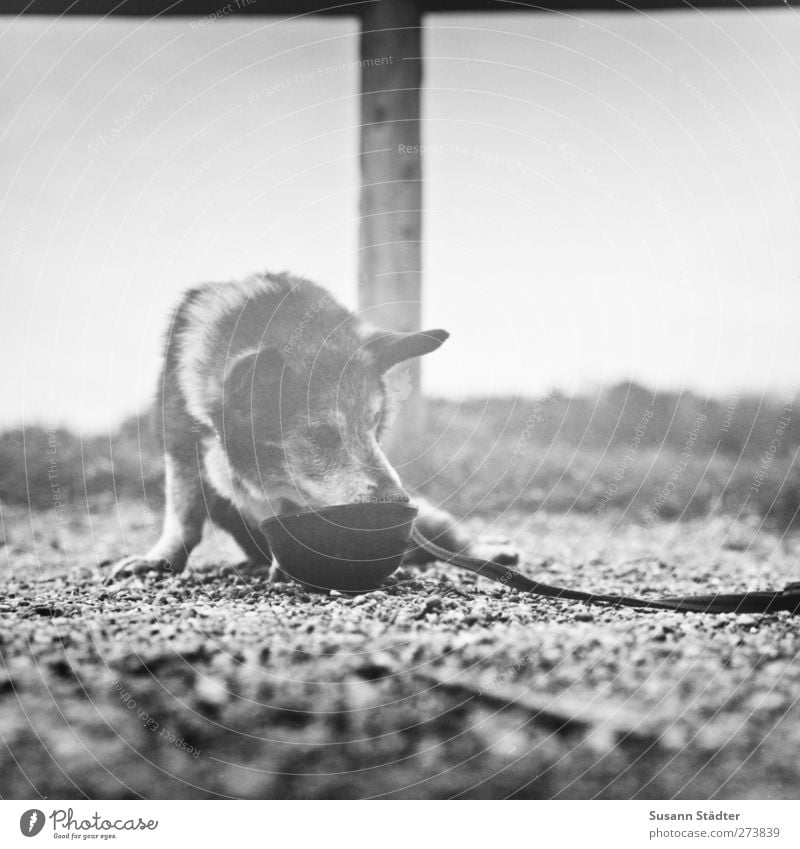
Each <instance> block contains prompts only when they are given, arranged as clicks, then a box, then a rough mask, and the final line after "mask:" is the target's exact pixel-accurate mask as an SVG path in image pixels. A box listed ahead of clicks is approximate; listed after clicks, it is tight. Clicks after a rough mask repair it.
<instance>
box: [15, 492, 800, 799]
mask: <svg viewBox="0 0 800 849" xmlns="http://www.w3.org/2000/svg"><path fill="white" fill-rule="evenodd" d="M1 517H2V528H0V530H2V533H3V535H4V539H3V540H2V542H1V543H0V544H2V546H3V547H2V548H0V557H2V555H3V554H4V555H5V557H2V571H3V572H4V574H3V576H2V581H0V652H1V654H2V661H3V664H2V667H0V735H1V736H0V795H2V796H3V797H4V798H22V797H25V798H27V797H36V796H39V795H41V796H45V797H49V798H66V797H69V798H79V797H84V796H85V797H89V798H136V797H146V798H200V797H248V798H308V797H315V798H319V797H326V798H327V797H335V798H354V797H358V798H360V797H391V798H401V797H405V798H407V797H426V798H430V797H436V798H440V797H473V798H496V797H517V798H552V797H556V798H593V797H601V798H672V797H674V798H687V799H694V798H703V799H706V798H751V797H752V798H795V797H796V796H797V794H798V790H799V789H800V773H799V770H800V767H798V763H800V734H798V712H797V694H798V682H800V668H799V667H798V664H797V663H796V662H795V658H796V654H797V650H798V644H799V640H798V634H797V627H796V621H795V620H794V619H792V618H791V617H789V616H788V615H785V614H777V615H770V616H765V617H752V616H746V615H740V616H736V615H726V616H708V615H702V614H687V615H678V614H672V613H662V612H638V611H631V610H612V609H606V608H600V607H594V608H587V607H585V606H583V605H577V604H568V603H562V602H553V601H548V600H540V599H534V598H526V597H522V596H520V595H518V594H516V593H514V592H513V591H510V590H507V589H506V588H503V587H499V586H497V585H495V584H491V583H489V582H486V581H484V580H483V579H479V580H476V579H474V578H473V577H472V576H471V575H469V574H467V573H462V572H459V571H458V570H456V569H454V568H453V567H446V568H445V567H439V566H437V567H434V568H431V569H428V570H427V571H415V570H404V571H402V572H401V573H399V574H398V576H397V580H396V581H394V582H393V583H391V584H390V585H387V586H386V587H385V588H384V589H383V590H382V591H378V592H374V593H371V594H369V595H364V596H357V597H355V598H352V597H346V596H341V595H336V594H333V595H330V596H328V595H316V594H311V593H309V592H306V591H305V590H304V589H303V588H301V587H298V586H294V585H290V584H283V583H275V584H270V583H269V582H268V580H267V576H266V575H265V574H263V573H257V572H253V571H252V570H247V569H244V568H236V567H234V566H232V565H231V564H232V563H234V562H235V561H236V559H237V558H236V554H235V549H234V548H233V547H232V546H231V544H230V542H229V541H226V540H224V539H222V538H217V537H214V535H213V534H212V535H211V539H209V540H208V541H206V542H204V544H203V546H202V548H201V550H200V551H199V552H198V555H197V557H196V558H194V560H195V563H194V568H193V569H192V571H191V572H190V573H188V574H187V575H186V576H182V577H179V578H174V579H170V580H168V581H166V582H164V583H155V582H144V583H142V582H136V583H129V584H124V585H118V586H113V587H109V588H107V587H104V586H103V585H102V583H101V581H100V573H99V570H98V568H97V566H96V564H97V563H98V562H99V561H102V560H105V559H111V558H114V557H117V556H120V555H122V554H125V553H135V552H138V551H141V550H142V549H143V548H144V547H145V546H146V545H147V544H148V542H149V541H151V540H152V538H153V536H154V527H153V522H154V517H153V516H151V515H149V514H148V513H147V511H146V510H145V509H144V508H143V507H142V506H141V505H136V504H110V505H106V506H105V507H103V506H95V507H93V508H92V509H91V510H89V511H85V512H83V513H75V514H71V513H68V512H62V513H60V514H59V515H58V516H55V515H54V514H52V513H51V514H46V513H42V514H34V515H29V514H28V513H27V512H23V511H21V510H19V511H15V510H13V509H8V508H4V509H3V510H2V514H1ZM472 524H473V525H474V529H475V530H476V531H478V530H480V529H482V528H486V527H487V522H485V521H483V522H481V521H477V520H476V521H475V522H473V523H472ZM512 529H513V530H514V534H513V536H514V541H515V543H516V544H517V545H518V546H519V548H520V549H521V550H522V551H523V552H524V555H525V556H524V562H523V568H524V569H525V570H526V571H528V573H529V574H531V575H535V576H537V577H540V578H542V579H543V580H546V581H549V582H551V583H563V584H566V585H572V586H581V587H584V588H593V589H598V590H607V591H626V592H645V591H652V592H658V593H670V594H674V593H679V592H684V591H685V592H698V591H704V590H706V589H707V588H715V587H717V588H730V589H731V590H735V589H758V588H765V587H769V586H774V585H778V586H780V585H782V584H783V583H785V582H786V581H790V580H800V574H798V568H797V555H798V552H799V551H800V537H799V536H798V535H797V534H794V535H791V536H783V537H780V536H778V535H776V534H774V533H771V532H768V531H765V530H761V529H759V528H758V527H757V526H755V525H753V524H748V523H744V522H735V521H733V520H728V519H724V518H715V519H712V520H706V521H693V522H686V523H682V524H668V523H659V524H656V525H655V526H653V527H652V528H650V529H643V528H641V527H638V526H635V525H633V524H630V523H622V524H616V523H615V519H614V517H613V516H611V515H602V516H595V517H589V516H585V515H584V516H542V515H538V516H536V517H535V518H533V519H526V520H523V519H522V518H521V517H513V516H504V517H503V519H502V521H500V520H498V522H497V524H496V526H491V527H489V530H490V531H491V532H493V533H494V532H497V531H498V530H499V531H504V532H506V533H509V532H510V531H511V530H512Z"/></svg>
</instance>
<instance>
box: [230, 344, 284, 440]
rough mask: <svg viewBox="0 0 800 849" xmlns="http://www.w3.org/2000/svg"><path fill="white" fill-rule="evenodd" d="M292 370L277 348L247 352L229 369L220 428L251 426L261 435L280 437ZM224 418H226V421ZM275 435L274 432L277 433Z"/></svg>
mask: <svg viewBox="0 0 800 849" xmlns="http://www.w3.org/2000/svg"><path fill="white" fill-rule="evenodd" d="M292 376H293V375H292V373H291V372H290V369H289V366H288V365H287V364H286V361H285V360H284V359H283V357H282V356H281V353H280V351H278V349H277V348H271V347H270V348H263V349H261V350H259V351H254V352H253V353H250V354H245V355H244V356H242V357H240V358H239V359H238V360H236V361H235V362H234V363H233V365H231V366H230V368H229V369H228V371H227V374H226V375H225V381H224V383H223V386H222V405H221V409H220V411H219V417H220V422H219V424H218V425H217V426H218V428H219V429H220V430H223V429H229V428H231V427H233V428H239V427H242V426H245V425H247V426H249V427H250V428H251V429H252V430H253V431H254V432H255V434H257V435H261V436H267V437H268V436H269V435H270V434H273V432H275V433H277V436H278V438H279V437H280V413H281V408H282V407H285V406H286V401H287V400H288V398H285V397H284V396H285V395H287V394H288V392H289V389H290V383H291V380H292ZM222 419H224V424H223V421H222ZM273 435H274V434H273Z"/></svg>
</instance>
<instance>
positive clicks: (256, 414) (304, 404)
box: [110, 273, 468, 580]
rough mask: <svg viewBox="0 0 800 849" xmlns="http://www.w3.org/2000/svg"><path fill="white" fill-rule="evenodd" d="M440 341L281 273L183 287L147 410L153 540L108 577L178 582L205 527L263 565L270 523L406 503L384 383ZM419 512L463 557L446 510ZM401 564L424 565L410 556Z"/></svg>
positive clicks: (437, 333)
mask: <svg viewBox="0 0 800 849" xmlns="http://www.w3.org/2000/svg"><path fill="white" fill-rule="evenodd" d="M447 338H448V333H447V332H446V331H444V330H438V329H437V330H428V331H424V332H419V333H397V332H393V331H387V330H380V329H376V328H374V327H372V326H370V325H368V324H366V323H365V322H363V321H361V320H360V319H359V318H358V317H357V316H356V315H354V314H353V313H352V312H350V311H348V310H346V309H345V308H344V307H343V306H341V305H340V304H339V303H337V302H336V300H334V298H333V297H332V296H331V295H330V293H329V292H327V291H326V290H325V289H323V288H321V287H320V286H318V285H316V284H314V283H312V282H311V281H309V280H306V279H303V278H299V277H294V276H291V275H289V274H286V273H283V274H270V273H263V274H256V275H253V276H251V277H249V278H248V279H246V280H244V281H241V282H233V283H224V284H205V285H201V286H198V287H196V288H193V289H190V290H189V291H187V292H186V293H185V295H184V297H183V299H182V300H181V302H180V304H179V305H178V307H177V309H176V310H175V312H174V314H173V318H172V321H171V323H170V325H169V329H168V333H167V339H166V345H165V350H164V363H163V369H162V372H161V379H160V384H159V390H158V393H157V403H156V404H155V405H154V418H155V426H156V428H157V431H158V433H159V436H160V438H161V441H162V443H163V449H164V466H165V507H164V521H163V530H162V533H161V536H160V538H159V540H158V541H157V542H156V544H155V545H154V546H153V547H152V548H151V549H150V550H149V551H148V552H147V553H146V554H144V555H133V556H129V557H125V558H123V559H122V560H120V561H118V562H117V563H116V564H114V566H113V568H112V570H111V573H110V579H112V580H113V579H117V578H122V577H127V576H132V575H143V574H150V573H155V575H157V576H158V575H160V576H164V575H167V574H175V573H179V572H182V571H183V570H184V568H185V566H186V563H187V560H188V558H189V555H190V553H191V551H192V549H193V548H194V547H195V546H196V545H197V544H198V543H199V542H200V539H201V536H202V532H203V526H204V523H205V521H206V520H207V519H209V520H211V522H213V523H214V524H216V525H217V526H218V527H220V528H222V529H224V530H225V531H228V532H229V533H230V534H231V535H232V536H233V537H234V539H235V540H236V542H237V543H238V544H239V546H240V547H241V548H242V550H243V551H244V553H245V555H246V557H247V558H248V560H249V561H251V562H252V563H254V564H270V563H271V559H272V558H271V554H270V552H269V549H268V546H267V543H266V541H265V539H264V537H263V535H262V534H261V533H260V531H259V529H258V526H259V523H261V522H262V521H263V520H264V519H266V518H268V517H270V516H274V515H280V514H282V513H284V512H287V511H289V510H313V509H318V508H322V507H327V506H331V505H334V504H344V503H351V502H359V501H401V502H407V501H409V498H410V496H409V494H408V493H407V492H406V490H405V489H404V487H403V484H402V483H401V481H400V479H399V477H398V475H397V472H396V471H395V470H394V468H393V467H392V466H391V464H390V463H389V461H388V460H387V459H386V455H385V454H384V452H383V449H382V448H381V436H382V434H383V432H384V429H385V427H386V423H387V416H388V415H389V403H388V400H387V389H386V374H387V372H388V371H389V370H390V369H392V367H393V366H396V365H398V364H399V363H401V362H404V361H406V360H408V359H410V358H413V357H419V356H422V355H425V354H429V353H431V352H433V351H435V350H436V349H437V348H439V346H440V345H442V343H443V342H444V341H445V340H446V339H447ZM415 503H416V502H415ZM418 506H419V507H420V514H419V517H418V519H417V522H418V523H419V526H420V530H422V532H423V534H425V535H426V536H427V537H428V538H430V539H434V540H436V541H437V542H438V543H439V544H440V545H443V546H445V547H449V548H451V549H454V550H461V551H463V550H465V549H466V548H468V545H467V542H466V540H465V539H464V537H463V535H462V534H461V533H460V531H459V530H458V528H457V526H456V523H455V521H454V520H453V518H452V517H451V516H450V515H449V514H447V513H445V512H443V511H440V510H437V509H434V508H432V507H431V506H430V505H428V504H426V503H425V502H420V503H418ZM408 559H413V560H415V561H416V562H420V561H421V560H424V559H425V556H424V553H423V552H422V551H421V550H419V549H416V550H413V551H411V552H410V553H409V555H408ZM428 559H429V558H428Z"/></svg>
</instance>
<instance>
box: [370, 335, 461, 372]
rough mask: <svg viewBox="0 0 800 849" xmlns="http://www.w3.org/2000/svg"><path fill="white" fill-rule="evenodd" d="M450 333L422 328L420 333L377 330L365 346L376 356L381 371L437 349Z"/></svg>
mask: <svg viewBox="0 0 800 849" xmlns="http://www.w3.org/2000/svg"><path fill="white" fill-rule="evenodd" d="M449 336H450V334H449V333H448V332H447V331H446V330H420V331H419V332H418V333H396V332H394V331H392V330H375V331H373V332H372V333H371V334H370V337H369V339H368V340H367V342H366V344H365V347H366V348H367V350H368V351H370V352H371V353H372V355H373V356H374V357H375V360H376V362H377V363H378V367H379V368H380V370H381V371H387V370H388V369H390V368H391V367H392V366H396V365H397V364H398V363H402V362H403V360H410V359H411V358H412V357H421V356H422V355H423V354H430V353H431V351H435V350H436V349H437V348H438V347H439V346H440V345H441V344H442V343H443V342H444V341H445V340H446V339H447V338H448V337H449Z"/></svg>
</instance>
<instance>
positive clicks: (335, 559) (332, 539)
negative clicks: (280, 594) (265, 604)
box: [261, 502, 417, 593]
mask: <svg viewBox="0 0 800 849" xmlns="http://www.w3.org/2000/svg"><path fill="white" fill-rule="evenodd" d="M416 516H417V508H416V507H412V506H411V505H410V504H405V503H402V502H376V503H366V504H339V505H337V506H335V507H326V508H324V509H322V510H314V511H311V512H303V513H287V514H284V515H282V516H275V517H273V518H271V519H267V520H266V521H264V522H262V523H261V531H262V532H263V534H264V535H265V536H266V538H267V541H268V542H269V546H270V549H271V550H272V553H273V555H274V556H275V559H276V560H277V561H278V565H279V566H280V568H281V569H282V570H283V571H284V572H285V573H286V574H287V575H289V576H290V577H292V578H294V580H296V581H299V582H300V583H301V584H305V585H306V586H308V587H311V588H313V589H316V590H339V591H340V592H350V593H357V592H364V591H367V590H374V589H376V588H377V587H378V586H380V584H381V582H382V581H384V580H385V579H386V578H388V577H389V575H391V574H392V572H394V571H395V569H397V567H398V566H399V565H400V563H401V562H402V560H403V556H404V555H405V553H406V549H407V548H408V543H409V541H410V539H411V527H412V525H413V524H414V519H415V518H416Z"/></svg>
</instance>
